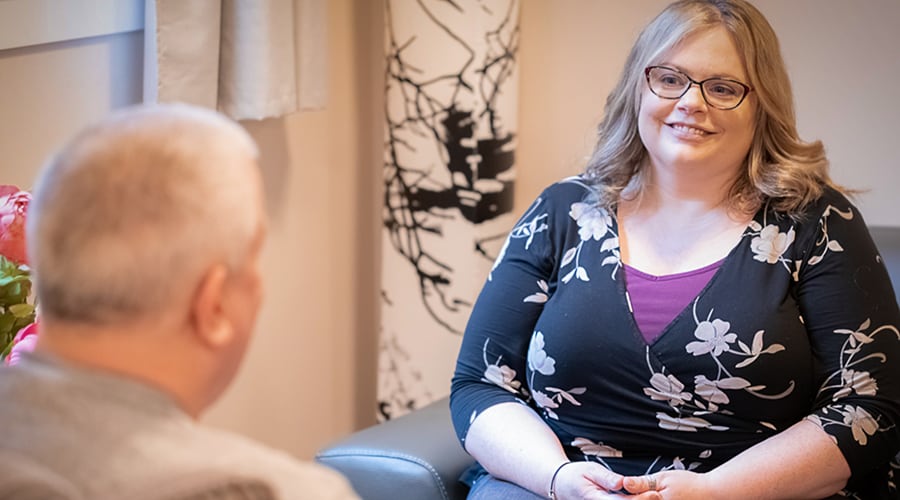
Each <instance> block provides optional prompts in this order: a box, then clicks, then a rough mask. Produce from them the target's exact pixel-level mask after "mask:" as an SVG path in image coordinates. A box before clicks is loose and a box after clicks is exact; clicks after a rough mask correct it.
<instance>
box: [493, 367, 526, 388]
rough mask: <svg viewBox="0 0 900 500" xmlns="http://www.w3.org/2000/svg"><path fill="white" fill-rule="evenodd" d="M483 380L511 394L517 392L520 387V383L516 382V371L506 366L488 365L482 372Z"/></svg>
mask: <svg viewBox="0 0 900 500" xmlns="http://www.w3.org/2000/svg"><path fill="white" fill-rule="evenodd" d="M484 379H485V380H487V381H488V382H492V383H494V384H496V385H499V386H500V387H502V388H504V389H506V390H507V391H509V392H512V393H516V392H518V391H519V387H521V386H522V383H521V382H519V381H518V380H516V371H515V370H513V369H512V368H510V367H509V366H506V365H503V366H500V365H496V364H493V365H488V367H487V368H486V369H485V370H484Z"/></svg>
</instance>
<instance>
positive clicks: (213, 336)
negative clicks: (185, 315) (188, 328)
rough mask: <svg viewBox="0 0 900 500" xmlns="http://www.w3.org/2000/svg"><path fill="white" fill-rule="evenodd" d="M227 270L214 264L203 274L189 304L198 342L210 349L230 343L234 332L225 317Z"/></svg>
mask: <svg viewBox="0 0 900 500" xmlns="http://www.w3.org/2000/svg"><path fill="white" fill-rule="evenodd" d="M227 278H228V270H227V269H226V268H225V266H224V265H221V264H216V265H214V266H212V267H210V268H209V269H207V271H206V272H205V273H204V274H203V276H202V277H201V279H200V283H199V284H198V285H197V290H196V292H195V293H194V297H193V300H192V303H191V322H192V324H193V325H192V326H193V327H194V333H195V334H196V335H197V336H198V338H199V340H200V341H201V342H202V343H203V344H205V345H207V346H208V347H211V348H218V347H220V346H222V345H225V344H227V343H228V342H229V341H231V338H232V336H233V332H234V330H233V329H232V328H231V323H230V322H229V321H228V318H227V316H226V315H225V307H224V305H225V284H226V283H225V282H226V280H227Z"/></svg>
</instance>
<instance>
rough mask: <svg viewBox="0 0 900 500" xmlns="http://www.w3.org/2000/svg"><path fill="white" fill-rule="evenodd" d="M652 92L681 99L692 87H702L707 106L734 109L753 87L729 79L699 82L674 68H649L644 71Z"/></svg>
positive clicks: (712, 79)
mask: <svg viewBox="0 0 900 500" xmlns="http://www.w3.org/2000/svg"><path fill="white" fill-rule="evenodd" d="M644 76H646V77H647V85H648V86H649V87H650V91H651V92H653V93H654V94H656V95H657V96H659V97H662V98H663V99H681V97H682V96H684V94H687V91H688V89H690V88H691V85H694V84H696V85H697V86H698V87H700V94H701V95H703V100H704V101H706V104H709V105H710V106H712V107H714V108H716V109H723V110H729V109H734V108H736V107H738V106H740V105H741V103H742V102H744V98H745V97H747V94H749V93H750V92H751V91H752V90H753V87H751V86H749V85H747V84H744V83H741V82H739V81H737V80H729V79H727V78H707V79H706V80H703V81H702V82H698V81H697V80H694V79H693V78H691V77H689V76H687V75H686V74H684V73H682V72H681V71H678V70H677V69H674V68H669V67H666V66H648V67H647V68H646V69H645V70H644Z"/></svg>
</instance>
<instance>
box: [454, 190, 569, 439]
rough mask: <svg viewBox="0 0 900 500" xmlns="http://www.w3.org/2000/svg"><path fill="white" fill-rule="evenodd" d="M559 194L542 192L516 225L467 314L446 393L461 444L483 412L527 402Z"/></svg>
mask: <svg viewBox="0 0 900 500" xmlns="http://www.w3.org/2000/svg"><path fill="white" fill-rule="evenodd" d="M556 186H558V185H556ZM559 189H560V188H558V187H557V188H554V186H551V187H550V188H548V189H547V190H545V191H544V192H543V193H542V194H541V195H540V196H539V197H538V198H537V199H536V200H535V201H534V202H533V203H532V204H531V206H530V207H529V208H528V210H526V212H525V213H524V215H523V216H522V217H521V219H520V220H519V221H518V222H517V223H516V225H515V227H514V228H513V230H512V231H511V232H510V234H509V236H508V237H507V239H506V242H505V243H504V245H503V248H502V249H501V251H500V254H499V255H498V256H497V259H496V261H495V262H494V265H493V268H492V269H491V271H490V274H489V276H488V278H487V280H486V282H485V284H484V287H483V288H482V290H481V293H480V294H479V296H478V299H477V301H476V302H475V305H474V307H473V309H472V314H471V316H470V318H469V322H468V324H467V326H466V331H465V334H464V336H463V340H462V345H461V347H460V352H459V356H458V358H457V363H456V371H455V373H454V376H453V382H452V385H451V393H450V408H451V413H452V417H453V424H454V427H455V429H456V433H457V436H458V437H459V439H460V441H461V442H463V443H465V436H466V434H467V433H468V429H469V426H470V425H471V423H472V422H473V421H474V420H475V417H476V416H477V415H478V414H479V413H480V412H482V411H484V410H485V409H486V408H488V407H490V406H493V405H496V404H499V403H503V402H523V403H528V402H529V401H530V394H529V391H528V386H527V383H526V372H527V366H528V347H529V344H530V342H531V341H532V336H533V330H534V325H535V323H536V322H537V320H538V317H539V316H540V314H541V312H542V310H543V306H544V303H545V302H546V301H547V300H548V298H549V297H550V296H551V295H552V293H553V289H554V288H555V286H556V285H555V279H554V278H555V271H554V268H555V265H554V261H555V256H554V253H555V251H554V246H555V245H554V244H553V242H552V239H553V236H552V235H551V234H552V233H554V230H555V227H556V226H557V224H556V223H555V222H556V221H555V219H559V218H560V214H559V213H558V212H559V211H558V210H555V209H554V206H555V205H556V204H557V202H558V200H556V199H555V197H556V196H558V194H559ZM554 193H555V194H554ZM561 215H562V217H563V218H564V217H565V216H566V215H565V214H564V213H563V214H561ZM560 223H561V224H564V221H560Z"/></svg>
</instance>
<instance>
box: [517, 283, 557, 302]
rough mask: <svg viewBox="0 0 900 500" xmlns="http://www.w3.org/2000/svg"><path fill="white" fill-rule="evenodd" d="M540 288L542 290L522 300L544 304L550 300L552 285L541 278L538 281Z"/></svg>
mask: <svg viewBox="0 0 900 500" xmlns="http://www.w3.org/2000/svg"><path fill="white" fill-rule="evenodd" d="M537 286H538V288H540V289H541V291H540V292H537V293H533V294H531V295H529V296H527V297H525V298H524V299H523V300H522V302H533V303H535V304H543V303H544V302H547V301H548V300H550V295H549V293H550V287H549V285H547V282H546V281H544V280H539V281H538V282H537Z"/></svg>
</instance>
